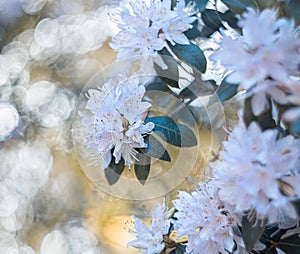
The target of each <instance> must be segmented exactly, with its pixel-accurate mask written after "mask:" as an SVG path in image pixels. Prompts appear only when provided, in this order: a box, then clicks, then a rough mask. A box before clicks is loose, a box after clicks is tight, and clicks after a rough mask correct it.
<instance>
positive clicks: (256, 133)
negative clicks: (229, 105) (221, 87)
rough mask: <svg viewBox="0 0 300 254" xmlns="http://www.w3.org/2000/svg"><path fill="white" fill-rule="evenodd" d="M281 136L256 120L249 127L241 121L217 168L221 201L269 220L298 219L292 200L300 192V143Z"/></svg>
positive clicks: (273, 221)
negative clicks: (262, 127)
mask: <svg viewBox="0 0 300 254" xmlns="http://www.w3.org/2000/svg"><path fill="white" fill-rule="evenodd" d="M278 135H279V133H278V131H277V130H275V129H270V130H266V131H262V130H261V129H260V127H259V126H258V125H257V124H256V123H255V122H252V123H251V124H250V126H249V127H248V128H246V127H245V126H244V125H243V123H240V124H239V125H238V126H237V127H236V128H235V129H234V130H233V131H232V132H231V133H230V135H229V138H228V140H227V141H225V142H224V143H223V145H224V151H223V152H221V154H220V155H221V158H222V159H221V161H220V162H219V163H218V167H216V168H215V169H214V177H215V178H216V183H217V185H218V186H219V187H220V191H219V195H220V198H221V200H223V201H224V202H226V203H229V204H230V205H232V206H233V207H234V209H235V212H237V213H239V214H243V213H245V212H249V211H255V212H256V215H257V218H258V219H263V218H267V219H268V222H269V223H277V222H279V223H280V222H282V221H283V220H285V219H286V218H287V217H288V218H291V219H297V218H298V214H297V211H296V209H295V207H294V205H293V204H292V201H293V200H295V199H296V197H297V196H298V197H299V194H300V187H299V181H300V177H299V168H298V167H299V156H300V143H299V140H297V139H295V138H294V137H292V136H286V137H283V138H279V136H278Z"/></svg>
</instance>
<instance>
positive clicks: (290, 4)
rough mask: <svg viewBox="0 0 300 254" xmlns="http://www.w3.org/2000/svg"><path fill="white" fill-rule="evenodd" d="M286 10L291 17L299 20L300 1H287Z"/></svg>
mask: <svg viewBox="0 0 300 254" xmlns="http://www.w3.org/2000/svg"><path fill="white" fill-rule="evenodd" d="M285 10H286V12H287V13H288V14H289V15H290V16H292V17H294V18H296V19H298V18H299V16H300V1H299V0H287V1H286V2H285Z"/></svg>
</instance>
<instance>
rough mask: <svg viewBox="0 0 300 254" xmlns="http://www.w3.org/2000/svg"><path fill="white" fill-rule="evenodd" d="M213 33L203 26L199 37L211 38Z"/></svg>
mask: <svg viewBox="0 0 300 254" xmlns="http://www.w3.org/2000/svg"><path fill="white" fill-rule="evenodd" d="M214 32H215V30H214V29H211V28H210V27H208V26H204V27H203V28H202V29H201V31H200V36H201V37H206V38H208V37H209V36H211V35H212V34H213V33H214Z"/></svg>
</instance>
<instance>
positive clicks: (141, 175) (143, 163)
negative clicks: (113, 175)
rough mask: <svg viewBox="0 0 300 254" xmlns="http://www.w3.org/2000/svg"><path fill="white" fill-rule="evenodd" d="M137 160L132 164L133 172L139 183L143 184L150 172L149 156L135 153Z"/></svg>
mask: <svg viewBox="0 0 300 254" xmlns="http://www.w3.org/2000/svg"><path fill="white" fill-rule="evenodd" d="M136 157H137V162H136V163H135V164H134V173H135V175H136V177H137V179H138V180H139V182H140V183H141V184H143V185H144V184H145V183H146V180H147V178H148V176H149V173H150V164H151V158H150V157H149V156H147V155H146V154H142V153H138V154H136Z"/></svg>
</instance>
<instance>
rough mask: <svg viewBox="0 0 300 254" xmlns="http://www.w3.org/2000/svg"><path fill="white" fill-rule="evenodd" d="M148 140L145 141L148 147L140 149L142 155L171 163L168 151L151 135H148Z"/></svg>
mask: <svg viewBox="0 0 300 254" xmlns="http://www.w3.org/2000/svg"><path fill="white" fill-rule="evenodd" d="M148 139H149V140H148V141H146V142H147V144H148V147H147V148H145V149H140V150H141V152H142V153H145V154H146V155H148V156H151V157H154V158H157V159H160V160H164V161H171V158H170V155H169V153H168V151H167V150H166V149H165V147H164V146H163V145H162V144H161V143H160V142H159V141H158V140H157V139H156V138H155V137H153V135H150V136H149V138H148Z"/></svg>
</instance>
